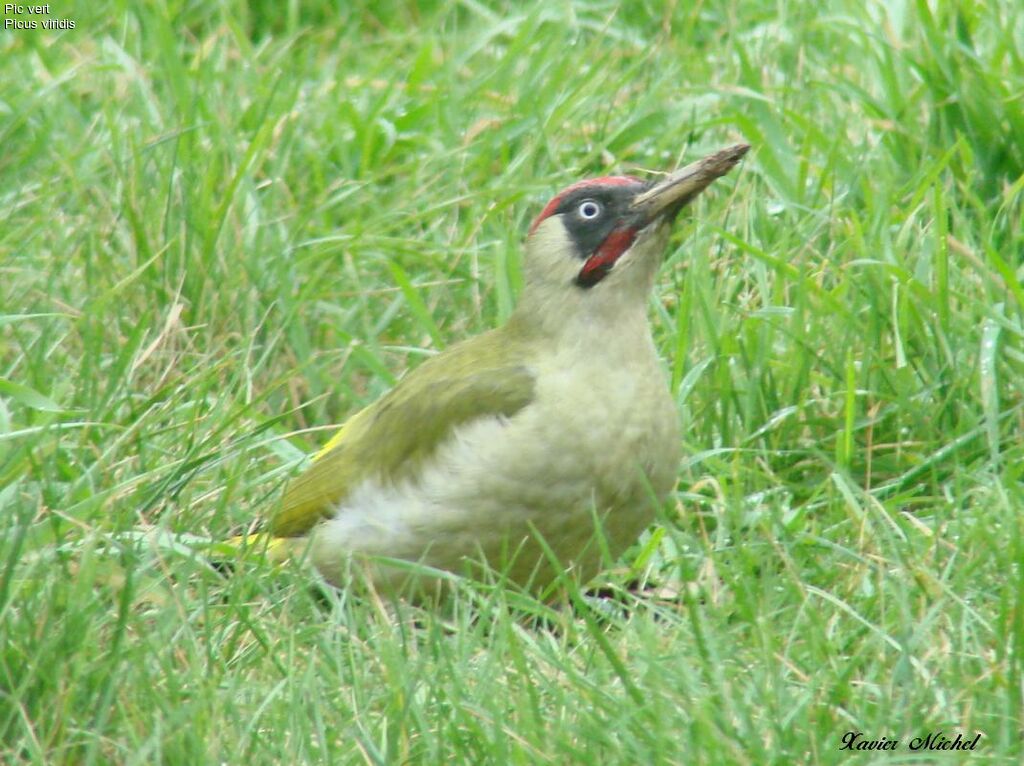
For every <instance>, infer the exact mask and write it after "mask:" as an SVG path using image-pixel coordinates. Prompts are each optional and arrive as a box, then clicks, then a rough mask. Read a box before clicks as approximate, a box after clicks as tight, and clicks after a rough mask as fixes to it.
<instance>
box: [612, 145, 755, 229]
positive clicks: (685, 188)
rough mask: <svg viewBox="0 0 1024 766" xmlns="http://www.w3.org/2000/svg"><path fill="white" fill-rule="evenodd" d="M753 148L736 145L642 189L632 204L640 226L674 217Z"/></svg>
mask: <svg viewBox="0 0 1024 766" xmlns="http://www.w3.org/2000/svg"><path fill="white" fill-rule="evenodd" d="M749 149H750V145H749V144H734V145H733V146H730V147H729V148H727V149H721V150H719V151H717V152H715V153H714V154H709V155H708V156H707V157H705V158H704V159H702V160H697V161H696V162H694V163H693V164H692V165H687V166H686V167H685V168H680V169H679V170H677V171H675V172H674V173H672V174H670V175H669V176H668V177H667V178H665V179H664V180H662V181H659V182H658V183H656V184H654V186H652V187H651V188H649V189H647V190H645V191H642V192H640V194H638V195H637V196H636V198H635V199H634V200H633V202H632V205H631V210H632V212H633V214H634V215H635V216H636V217H637V218H638V219H639V221H640V226H641V227H643V226H646V225H647V224H650V223H653V222H654V221H655V220H656V219H658V218H661V217H663V216H664V217H665V218H667V219H669V220H671V219H672V218H673V217H675V215H676V213H678V212H679V211H680V210H682V209H683V208H684V207H686V206H687V205H688V204H690V202H691V201H692V200H693V199H694V197H696V196H697V195H698V194H700V193H701V192H702V191H704V189H705V188H707V187H708V185H709V184H710V183H711V182H712V181H714V180H715V179H716V178H721V177H722V176H724V175H725V174H726V173H728V172H729V171H730V170H732V169H733V167H734V166H735V165H736V163H738V162H739V161H740V160H741V159H743V155H744V154H746V153H747V151H748V150H749Z"/></svg>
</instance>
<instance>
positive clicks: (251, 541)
mask: <svg viewBox="0 0 1024 766" xmlns="http://www.w3.org/2000/svg"><path fill="white" fill-rule="evenodd" d="M306 543H307V540H306V539H305V538H303V537H274V535H272V534H270V533H269V532H257V533H255V534H251V535H239V536H238V537H231V538H229V539H227V540H225V541H224V542H223V543H221V545H223V546H225V547H226V548H228V549H229V551H230V552H231V553H235V554H240V553H255V554H257V555H262V556H263V557H264V558H266V560H267V561H270V562H271V563H273V564H283V563H285V562H286V561H289V560H291V559H292V558H294V557H296V556H298V555H300V554H301V553H302V552H303V551H304V550H305V548H306Z"/></svg>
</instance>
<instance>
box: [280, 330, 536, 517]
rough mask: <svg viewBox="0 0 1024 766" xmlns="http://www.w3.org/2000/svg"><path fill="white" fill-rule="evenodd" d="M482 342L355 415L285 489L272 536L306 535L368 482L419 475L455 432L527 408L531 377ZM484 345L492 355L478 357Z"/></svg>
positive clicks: (419, 372)
mask: <svg viewBox="0 0 1024 766" xmlns="http://www.w3.org/2000/svg"><path fill="white" fill-rule="evenodd" d="M485 337H486V336H480V337H478V338H474V339H473V340H471V341H469V342H467V343H464V344H460V345H459V346H453V347H452V348H451V349H449V351H447V352H445V353H444V354H441V355H439V356H437V357H434V358H433V359H430V360H429V361H427V362H424V363H423V364H422V365H420V366H419V367H418V368H416V369H415V370H413V371H412V372H411V373H410V374H408V375H407V376H406V377H405V378H403V379H402V380H401V381H399V383H398V385H397V386H396V387H395V388H394V389H392V390H391V391H390V392H389V393H387V394H386V395H385V396H383V397H382V398H381V399H379V400H377V401H376V402H374V403H373V404H371V405H370V406H369V407H367V408H366V409H364V410H361V411H360V412H359V413H357V414H356V415H355V416H353V417H352V419H351V420H349V421H348V422H347V423H346V424H345V425H344V426H343V427H342V429H341V431H339V432H338V433H337V434H336V435H335V437H334V438H333V439H331V440H330V442H328V444H327V446H326V447H325V448H324V450H322V451H321V452H320V453H319V454H318V455H317V456H316V458H315V459H314V462H313V464H312V465H311V466H310V467H309V469H308V470H306V472H305V473H302V474H300V475H299V476H298V477H296V478H295V479H294V480H293V481H292V483H291V484H290V485H289V486H288V489H287V490H286V491H285V495H284V500H283V501H282V503H281V508H280V509H279V510H278V512H277V513H276V514H275V515H274V516H273V518H272V519H271V521H270V531H271V534H273V535H276V536H279V537H293V536H296V535H302V534H305V533H306V532H308V531H309V530H310V529H311V528H312V527H313V526H314V525H315V524H316V523H317V522H318V521H319V520H320V519H322V518H325V517H327V516H330V514H331V510H332V508H333V507H334V506H335V505H336V504H337V503H339V502H341V501H342V500H344V499H345V497H346V496H347V495H348V494H349V493H350V492H351V491H352V490H353V489H355V487H357V486H358V485H359V484H360V483H362V482H363V481H365V480H367V479H378V480H379V479H384V480H387V481H392V482H394V481H399V480H401V479H404V478H408V477H412V476H415V475H416V472H417V471H418V470H419V469H420V468H421V466H422V465H423V463H424V461H425V460H426V459H427V458H429V457H430V455H431V454H432V453H433V452H434V450H435V449H437V447H438V445H439V444H441V443H442V442H443V441H444V440H445V439H446V438H447V437H448V436H449V435H450V434H451V432H452V430H453V429H454V428H455V427H456V426H458V425H460V424H463V423H467V422H469V421H471V420H476V419H477V418H482V417H495V416H504V417H511V416H512V415H514V414H515V413H517V412H518V411H519V410H521V409H522V408H523V407H525V406H526V405H527V404H529V403H530V402H531V401H532V399H533V393H534V378H533V374H532V373H531V372H530V370H529V368H528V367H527V366H526V365H525V364H516V363H512V361H513V360H512V359H510V358H509V357H510V356H513V355H512V354H509V353H508V351H509V349H508V348H507V347H506V348H505V349H502V347H501V346H500V345H498V346H497V348H495V347H494V346H491V345H489V344H487V345H483V344H479V343H477V342H479V341H482V340H483V339H484V338H485ZM490 340H491V341H492V342H497V341H498V338H497V337H492V338H491V339H490ZM481 346H482V347H483V348H487V349H488V351H489V352H490V353H484V354H482V355H481V354H479V353H474V351H479V350H480V348H481ZM492 349H493V351H492ZM503 351H504V352H505V353H502V352H503ZM495 352H496V353H495ZM481 357H482V358H481ZM496 357H504V358H496ZM516 361H518V360H516ZM481 362H482V363H483V364H482V365H481ZM481 367H482V369H481ZM471 369H472V370H473V371H470V370H471Z"/></svg>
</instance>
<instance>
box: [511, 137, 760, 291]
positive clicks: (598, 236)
mask: <svg viewBox="0 0 1024 766" xmlns="http://www.w3.org/2000/svg"><path fill="white" fill-rule="evenodd" d="M749 148H750V147H749V146H748V145H746V144H736V145H735V146H731V147H729V148H728V149H723V150H721V151H719V152H716V153H714V154H712V155H710V156H708V157H705V158H704V159H702V160H699V161H698V162H695V163H693V164H692V165H687V166H686V167H684V168H682V169H680V170H677V171H676V172H674V173H671V174H669V175H668V176H666V177H664V178H662V179H660V180H657V181H643V180H641V179H639V178H634V177H633V176H605V177H603V178H594V179H589V180H585V181H580V182H578V183H575V184H573V185H572V186H569V187H568V188H566V189H564V190H563V191H561V192H560V193H559V194H557V195H556V196H555V197H554V198H553V199H552V200H551V201H550V202H548V204H547V205H546V206H545V207H544V209H543V210H542V211H541V213H540V215H538V216H537V218H535V219H534V221H533V224H532V225H531V226H530V231H529V235H528V237H527V241H526V258H525V260H524V265H523V270H524V275H525V281H526V285H525V289H524V292H523V299H524V302H525V303H526V304H527V306H529V304H531V303H538V302H540V303H550V302H552V301H556V302H559V303H561V304H562V305H567V304H569V305H571V304H582V305H583V306H586V305H587V304H590V305H592V306H595V307H596V306H597V304H607V303H608V302H609V301H615V302H617V303H621V302H622V301H630V302H633V303H637V304H639V305H640V306H643V302H644V297H645V296H646V294H647V292H648V291H649V290H650V288H651V286H652V284H653V282H654V276H655V274H656V273H657V270H658V267H659V265H660V264H661V260H662V254H663V253H664V250H665V246H666V243H667V240H668V234H669V230H670V226H671V223H672V221H673V220H675V217H676V215H677V214H678V213H679V211H680V210H682V209H683V208H684V207H685V206H686V205H687V204H689V203H690V202H691V201H692V200H693V199H694V198H695V197H696V196H697V195H698V194H700V192H701V191H703V190H704V189H705V188H706V187H707V186H708V185H709V184H710V183H711V182H712V181H714V180H715V179H716V178H719V177H720V176H723V175H725V174H726V173H728V172H729V170H731V169H732V167H733V166H734V165H736V163H738V162H739V161H740V159H741V158H742V157H743V155H745V154H746V153H747V150H748V149H749ZM603 308H604V307H602V308H599V309H598V310H602V309H603ZM527 310H532V309H530V308H527Z"/></svg>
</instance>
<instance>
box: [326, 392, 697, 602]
mask: <svg viewBox="0 0 1024 766" xmlns="http://www.w3.org/2000/svg"><path fill="white" fill-rule="evenodd" d="M659 383H660V381H659ZM655 404H656V406H650V401H649V402H648V406H647V407H645V408H642V409H631V408H628V407H625V408H615V409H614V410H608V409H605V410H604V411H603V412H597V415H598V417H596V418H595V417H587V418H584V417H580V418H575V419H574V418H568V419H566V418H551V417H547V416H545V414H544V408H541V407H538V408H527V409H525V410H524V411H522V412H521V413H520V414H519V415H516V416H515V417H513V418H511V419H507V420H506V419H498V418H487V419H481V420H479V421H475V422H473V423H469V424H467V425H465V426H463V427H461V428H459V429H458V430H457V431H456V432H455V434H454V435H453V437H452V438H451V439H450V440H449V441H448V442H447V443H445V444H444V445H442V446H441V447H440V448H439V449H438V451H437V453H436V455H435V456H434V459H433V460H431V461H430V463H429V464H428V465H427V466H425V467H424V468H423V470H422V471H421V472H420V474H419V475H418V477H417V478H416V479H415V480H411V481H404V482H401V483H399V484H396V485H389V484H386V483H382V482H367V483H365V484H364V485H362V486H360V487H358V488H357V489H356V490H355V491H354V492H353V493H351V494H350V495H349V497H348V498H347V499H346V501H345V502H344V503H343V504H342V505H341V506H339V508H338V509H337V511H336V513H335V515H334V517H333V518H331V519H329V520H328V521H326V522H325V523H324V524H322V525H321V527H320V529H318V530H317V532H316V535H315V540H314V543H313V558H314V562H315V563H316V564H317V566H318V568H320V569H321V571H322V572H324V574H325V576H327V577H328V579H330V580H334V581H339V580H342V579H343V572H344V569H345V567H346V566H347V563H348V560H349V559H350V558H351V554H353V553H355V554H366V555H370V556H383V557H387V558H397V559H405V560H408V561H413V562H419V563H421V564H424V565H426V566H429V567H433V568H437V569H443V570H450V571H461V570H463V569H464V568H465V567H466V566H467V564H471V562H473V561H480V560H481V559H485V560H486V561H487V562H488V563H489V564H490V565H491V566H493V567H495V568H496V569H498V570H499V571H500V572H503V573H504V574H505V575H506V576H508V577H509V578H510V579H512V580H513V581H516V582H519V583H520V584H523V585H533V586H536V587H542V586H544V585H546V584H547V583H548V582H549V581H550V580H551V579H553V577H554V576H555V575H556V574H557V568H556V567H555V565H554V563H553V562H552V561H551V555H552V554H553V556H554V557H555V558H556V559H557V560H558V561H559V562H560V563H561V565H562V566H563V567H566V568H568V567H572V568H574V569H576V570H577V571H578V572H579V574H580V576H581V577H584V578H586V577H590V576H592V575H593V574H594V573H595V572H596V571H597V569H598V568H599V567H600V565H601V557H602V550H603V549H607V550H608V552H609V553H610V554H611V555H612V556H617V555H619V554H620V553H621V552H622V550H624V549H625V547H627V546H628V545H629V544H631V543H632V542H633V541H634V540H636V538H637V536H638V535H639V533H640V532H641V531H642V530H643V529H644V527H646V526H647V525H648V524H649V523H650V521H651V520H652V518H653V514H654V508H655V504H656V499H655V498H660V497H663V496H664V495H665V493H667V492H668V490H669V489H670V488H671V486H672V484H673V482H674V478H675V472H676V468H677V466H678V460H679V458H678V429H677V424H676V416H675V407H674V405H673V403H672V401H671V399H670V398H669V397H668V395H667V392H664V393H662V396H661V397H660V398H656V400H655ZM600 409H601V408H600V407H598V406H596V405H595V406H594V407H593V408H592V411H591V412H590V413H588V415H590V416H592V415H594V410H600ZM597 519H600V520H601V529H600V540H599V539H598V537H597V535H595V520H597ZM537 536H539V537H541V538H542V539H543V543H540V542H538V541H537ZM545 548H546V549H547V550H545ZM369 571H370V572H371V576H372V579H373V580H374V581H375V584H377V585H379V586H385V587H386V588H389V589H390V588H392V587H401V586H402V585H403V584H404V582H405V580H406V579H407V573H406V572H402V571H401V570H396V569H389V568H387V567H382V566H380V565H372V567H371V569H370V570H369Z"/></svg>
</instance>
